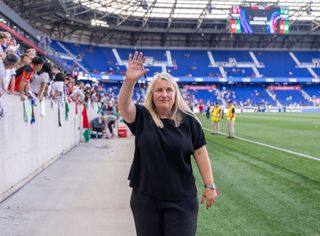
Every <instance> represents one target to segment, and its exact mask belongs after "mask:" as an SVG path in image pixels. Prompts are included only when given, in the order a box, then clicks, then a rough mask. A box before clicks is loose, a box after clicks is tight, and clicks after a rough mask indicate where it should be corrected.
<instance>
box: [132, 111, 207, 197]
mask: <svg viewBox="0 0 320 236" xmlns="http://www.w3.org/2000/svg"><path fill="white" fill-rule="evenodd" d="M136 110H137V112H136V119H135V121H134V122H133V123H130V124H128V123H127V122H126V123H127V125H128V127H129V129H130V130H131V132H132V133H133V135H134V136H135V151H134V158H133V163H132V166H131V169H130V173H129V180H130V186H131V187H133V188H136V189H137V190H139V191H140V192H141V193H144V194H147V195H150V196H152V197H155V198H158V199H162V200H168V201H183V200H187V199H190V198H194V197H196V195H197V190H196V186H195V179H194V176H193V174H192V166H191V156H192V155H193V154H194V151H195V150H197V149H199V148H200V147H202V146H203V145H205V144H206V140H205V136H204V133H203V130H202V128H201V125H200V124H199V122H198V121H197V120H196V119H195V118H194V117H192V116H190V115H187V114H184V113H183V114H182V117H183V119H182V123H181V124H180V126H179V127H175V124H174V121H173V120H170V119H161V120H162V122H163V124H164V127H163V128H159V127H157V126H156V124H155V123H154V121H153V120H152V118H151V115H150V113H149V111H148V110H147V109H146V108H145V107H144V106H140V105H136Z"/></svg>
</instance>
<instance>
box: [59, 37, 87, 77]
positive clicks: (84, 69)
mask: <svg viewBox="0 0 320 236" xmlns="http://www.w3.org/2000/svg"><path fill="white" fill-rule="evenodd" d="M57 44H58V45H59V46H60V47H61V48H62V49H63V50H64V51H65V52H66V53H67V54H68V55H69V56H70V57H71V58H72V60H73V62H74V63H75V64H76V65H77V66H79V67H80V68H81V69H82V70H83V71H84V72H85V73H87V74H89V71H88V70H87V69H86V68H85V67H84V66H83V65H81V64H80V63H79V62H78V60H77V58H76V57H75V56H74V55H73V54H72V53H71V52H70V51H69V50H68V49H67V48H66V47H65V46H64V45H63V44H62V43H60V42H58V41H57Z"/></svg>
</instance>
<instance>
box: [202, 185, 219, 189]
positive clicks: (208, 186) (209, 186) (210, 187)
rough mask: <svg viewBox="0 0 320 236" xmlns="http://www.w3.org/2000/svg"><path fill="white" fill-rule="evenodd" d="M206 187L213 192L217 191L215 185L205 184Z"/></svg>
mask: <svg viewBox="0 0 320 236" xmlns="http://www.w3.org/2000/svg"><path fill="white" fill-rule="evenodd" d="M204 187H205V188H208V189H212V190H214V189H217V187H216V185H215V184H205V185H204Z"/></svg>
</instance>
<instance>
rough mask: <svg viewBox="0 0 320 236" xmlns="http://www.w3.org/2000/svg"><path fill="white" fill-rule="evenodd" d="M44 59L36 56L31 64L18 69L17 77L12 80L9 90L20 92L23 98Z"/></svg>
mask: <svg viewBox="0 0 320 236" xmlns="http://www.w3.org/2000/svg"><path fill="white" fill-rule="evenodd" d="M43 63H44V59H43V58H42V57H34V58H33V59H32V62H31V65H25V66H23V67H20V68H19V69H18V70H17V71H16V76H15V78H14V79H13V80H12V81H11V83H10V85H9V88H8V90H9V91H14V92H17V93H20V95H21V99H23V95H24V94H27V93H28V91H29V83H30V81H31V80H32V77H33V75H34V74H35V73H37V72H39V71H40V70H41V69H42V66H43Z"/></svg>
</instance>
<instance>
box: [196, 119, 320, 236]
mask: <svg viewBox="0 0 320 236" xmlns="http://www.w3.org/2000/svg"><path fill="white" fill-rule="evenodd" d="M200 119H201V121H202V122H203V127H204V128H206V129H211V120H207V119H206V118H205V116H204V115H203V116H200ZM235 127H236V135H237V136H239V137H242V138H246V139H249V140H253V141H256V142H260V143H264V144H268V145H272V146H276V147H279V148H284V149H287V150H290V151H294V152H298V153H303V154H307V155H309V156H313V157H317V158H320V114H316V113H310V114H303V113H243V114H238V117H237V120H236V124H235ZM221 131H222V132H224V133H226V132H227V129H226V120H225V119H224V120H222V122H221ZM205 134H206V139H207V149H208V152H209V155H210V158H211V162H212V167H213V172H214V177H215V181H216V184H217V186H218V188H219V190H220V192H221V195H220V196H219V198H218V199H217V202H216V204H215V205H214V206H213V207H211V208H210V209H209V210H206V209H205V206H204V205H201V206H200V209H199V217H198V229H197V236H211V235H212V236H213V235H218V236H221V235H228V236H229V235H259V236H260V235H281V236H282V235H299V236H301V235H320V161H316V160H310V159H307V158H304V157H301V156H297V155H294V154H289V153H286V152H283V151H278V150H275V149H272V148H268V147H263V146H260V145H257V144H252V143H249V142H246V141H243V140H240V139H227V138H226V136H225V135H212V134H211V132H209V131H205ZM193 164H194V163H193ZM194 174H195V176H196V181H197V186H198V191H199V197H200V195H201V193H202V190H203V184H202V180H201V177H200V175H199V172H198V169H197V168H196V166H195V164H194Z"/></svg>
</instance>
